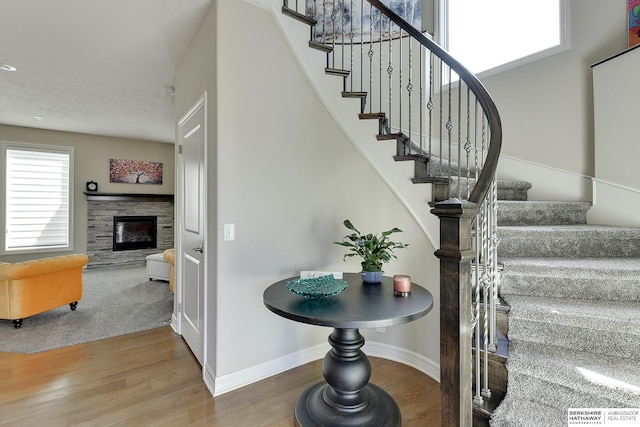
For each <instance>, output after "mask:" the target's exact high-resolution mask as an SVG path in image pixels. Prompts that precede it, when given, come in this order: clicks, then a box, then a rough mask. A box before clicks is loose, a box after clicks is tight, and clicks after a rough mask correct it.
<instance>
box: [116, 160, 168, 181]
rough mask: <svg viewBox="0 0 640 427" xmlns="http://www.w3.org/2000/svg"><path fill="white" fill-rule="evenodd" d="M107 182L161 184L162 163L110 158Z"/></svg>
mask: <svg viewBox="0 0 640 427" xmlns="http://www.w3.org/2000/svg"><path fill="white" fill-rule="evenodd" d="M109 182H116V183H124V184H162V163H159V162H145V161H140V160H121V159H110V160H109Z"/></svg>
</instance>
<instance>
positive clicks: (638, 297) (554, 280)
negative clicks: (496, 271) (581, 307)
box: [500, 258, 640, 301]
mask: <svg viewBox="0 0 640 427" xmlns="http://www.w3.org/2000/svg"><path fill="white" fill-rule="evenodd" d="M500 261H501V263H502V264H503V265H504V271H503V273H502V278H501V282H500V288H501V293H502V294H504V295H514V294H515V295H529V296H547V297H555V298H582V299H602V300H611V301H640V258H507V259H501V260H500Z"/></svg>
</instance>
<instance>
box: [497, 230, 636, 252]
mask: <svg viewBox="0 0 640 427" xmlns="http://www.w3.org/2000/svg"><path fill="white" fill-rule="evenodd" d="M498 232H499V233H498V234H499V236H500V245H499V246H498V256H499V257H506V258H521V257H527V258H546V257H555V258H558V257H569V258H594V257H597V258H631V257H640V231H638V230H628V229H624V230H616V229H589V230H587V229H580V230H576V229H572V228H571V227H567V228H537V227H500V229H499V230H498Z"/></svg>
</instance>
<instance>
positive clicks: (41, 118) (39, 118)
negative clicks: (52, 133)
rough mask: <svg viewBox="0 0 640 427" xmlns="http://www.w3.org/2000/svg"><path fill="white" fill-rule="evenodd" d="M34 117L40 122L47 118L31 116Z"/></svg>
mask: <svg viewBox="0 0 640 427" xmlns="http://www.w3.org/2000/svg"><path fill="white" fill-rule="evenodd" d="M33 118H34V119H36V120H37V121H39V122H41V121H43V120H47V118H46V117H40V116H33Z"/></svg>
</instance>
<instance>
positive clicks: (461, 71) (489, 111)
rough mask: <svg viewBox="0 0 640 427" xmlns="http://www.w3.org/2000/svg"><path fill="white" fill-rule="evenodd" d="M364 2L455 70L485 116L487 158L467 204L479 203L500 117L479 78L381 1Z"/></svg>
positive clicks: (496, 153) (495, 151) (490, 173)
mask: <svg viewBox="0 0 640 427" xmlns="http://www.w3.org/2000/svg"><path fill="white" fill-rule="evenodd" d="M366 1H367V2H369V3H370V4H371V5H372V6H374V7H375V8H376V9H378V10H379V11H380V12H381V13H382V14H383V15H385V16H386V17H387V18H389V19H390V20H391V21H393V23H394V24H396V25H398V26H399V27H400V28H402V29H403V30H404V31H405V32H406V33H407V34H408V35H410V36H411V37H413V38H414V39H415V40H416V41H418V42H419V43H420V44H422V45H423V46H425V47H426V48H427V49H428V50H430V51H431V52H433V53H434V54H435V55H436V56H437V57H439V58H440V59H441V60H442V61H443V62H444V63H446V64H447V65H448V66H449V67H451V69H452V70H454V71H455V72H456V73H457V74H458V76H459V77H460V79H461V80H462V81H464V83H465V84H466V85H467V86H468V87H469V89H470V90H471V92H473V94H474V95H475V96H476V98H477V100H478V103H479V104H480V105H481V106H482V109H483V111H484V113H485V115H486V117H487V123H488V126H489V131H490V139H489V149H488V151H487V157H486V160H485V163H484V166H483V168H482V171H481V173H480V176H479V177H478V179H477V181H476V184H475V186H474V187H473V190H472V191H471V194H470V196H469V201H470V202H473V203H477V204H480V203H482V201H483V200H484V198H485V197H486V194H487V192H488V190H489V187H490V186H491V182H492V181H493V178H494V176H495V173H496V169H497V167H498V158H499V157H500V150H501V146H502V122H501V120H500V115H499V114H498V109H497V108H496V105H495V103H494V102H493V99H492V98H491V96H490V95H489V92H488V91H487V89H486V88H485V87H484V85H483V84H482V83H481V82H480V80H478V78H477V77H476V76H475V75H474V74H473V73H471V72H470V71H469V70H468V69H467V68H466V67H465V66H464V65H462V64H461V63H460V62H459V61H458V60H456V59H455V58H453V57H452V56H451V55H449V53H448V52H447V51H446V50H444V49H443V48H442V47H440V45H438V44H437V43H436V42H434V41H433V40H430V39H429V38H427V37H426V36H425V35H424V34H422V33H421V32H420V31H418V30H417V29H416V28H415V27H413V26H412V25H411V24H409V23H408V22H406V21H405V20H404V19H402V18H401V17H400V16H399V15H398V14H396V13H395V12H394V11H392V10H391V9H389V8H388V7H387V6H385V5H384V4H383V3H382V2H381V1H380V0H366Z"/></svg>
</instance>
